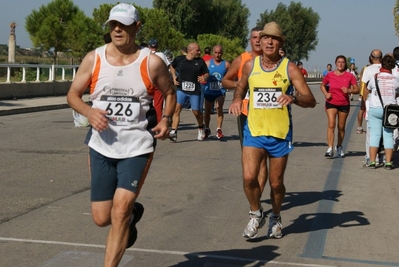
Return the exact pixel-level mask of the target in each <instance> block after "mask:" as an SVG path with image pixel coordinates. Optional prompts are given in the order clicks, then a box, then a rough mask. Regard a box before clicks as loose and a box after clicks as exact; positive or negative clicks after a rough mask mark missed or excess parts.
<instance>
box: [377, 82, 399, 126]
mask: <svg viewBox="0 0 399 267" xmlns="http://www.w3.org/2000/svg"><path fill="white" fill-rule="evenodd" d="M374 79H375V88H376V89H377V94H378V97H379V98H380V101H381V105H382V108H383V110H384V113H383V117H382V126H384V127H385V128H389V129H396V128H399V106H398V105H396V104H389V105H386V106H384V103H383V102H382V97H381V92H380V87H379V86H378V82H377V75H376V76H375V78H374Z"/></svg>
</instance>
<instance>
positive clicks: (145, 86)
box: [88, 45, 154, 159]
mask: <svg viewBox="0 0 399 267" xmlns="http://www.w3.org/2000/svg"><path fill="white" fill-rule="evenodd" d="M106 47H107V45H104V46H102V47H99V48H97V49H96V53H95V64H94V67H93V72H92V80H91V84H90V100H91V101H92V102H93V108H99V109H102V110H108V115H107V117H108V119H109V123H108V128H107V129H106V130H105V131H103V132H101V133H100V132H98V131H96V130H94V129H92V135H91V138H90V140H89V143H88V145H89V146H90V147H91V148H92V149H94V150H96V151H97V152H98V153H100V154H102V155H104V156H106V157H109V158H117V159H121V158H128V157H135V156H138V155H142V154H147V153H151V152H153V151H154V148H153V142H154V138H153V136H152V135H151V133H150V132H148V131H147V125H148V120H147V118H146V115H147V111H149V109H150V103H152V99H153V97H152V96H153V93H154V85H153V83H152V81H151V78H150V76H149V71H148V60H149V55H150V53H151V51H150V50H149V49H148V48H142V49H141V50H140V55H139V56H138V58H137V59H136V60H135V61H134V62H133V63H131V64H129V65H126V66H112V65H110V64H109V63H108V61H107V59H106V57H105V51H106Z"/></svg>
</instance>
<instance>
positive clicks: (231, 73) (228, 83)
mask: <svg viewBox="0 0 399 267" xmlns="http://www.w3.org/2000/svg"><path fill="white" fill-rule="evenodd" d="M240 65H241V56H238V57H236V58H235V59H234V60H233V62H232V63H231V64H229V68H228V71H227V73H226V74H225V75H224V77H223V79H222V86H223V88H226V89H228V90H234V89H235V88H236V86H237V83H238V82H237V73H238V70H239V67H240ZM226 67H227V65H226Z"/></svg>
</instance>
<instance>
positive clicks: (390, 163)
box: [384, 162, 393, 170]
mask: <svg viewBox="0 0 399 267" xmlns="http://www.w3.org/2000/svg"><path fill="white" fill-rule="evenodd" d="M384 169H385V170H392V169H393V164H392V162H386V163H385V166H384Z"/></svg>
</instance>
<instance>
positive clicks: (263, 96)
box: [258, 93, 277, 102]
mask: <svg viewBox="0 0 399 267" xmlns="http://www.w3.org/2000/svg"><path fill="white" fill-rule="evenodd" d="M270 95H271V96H270ZM270 101H271V102H276V101H277V97H276V94H275V93H273V94H270V93H258V102H270Z"/></svg>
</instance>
